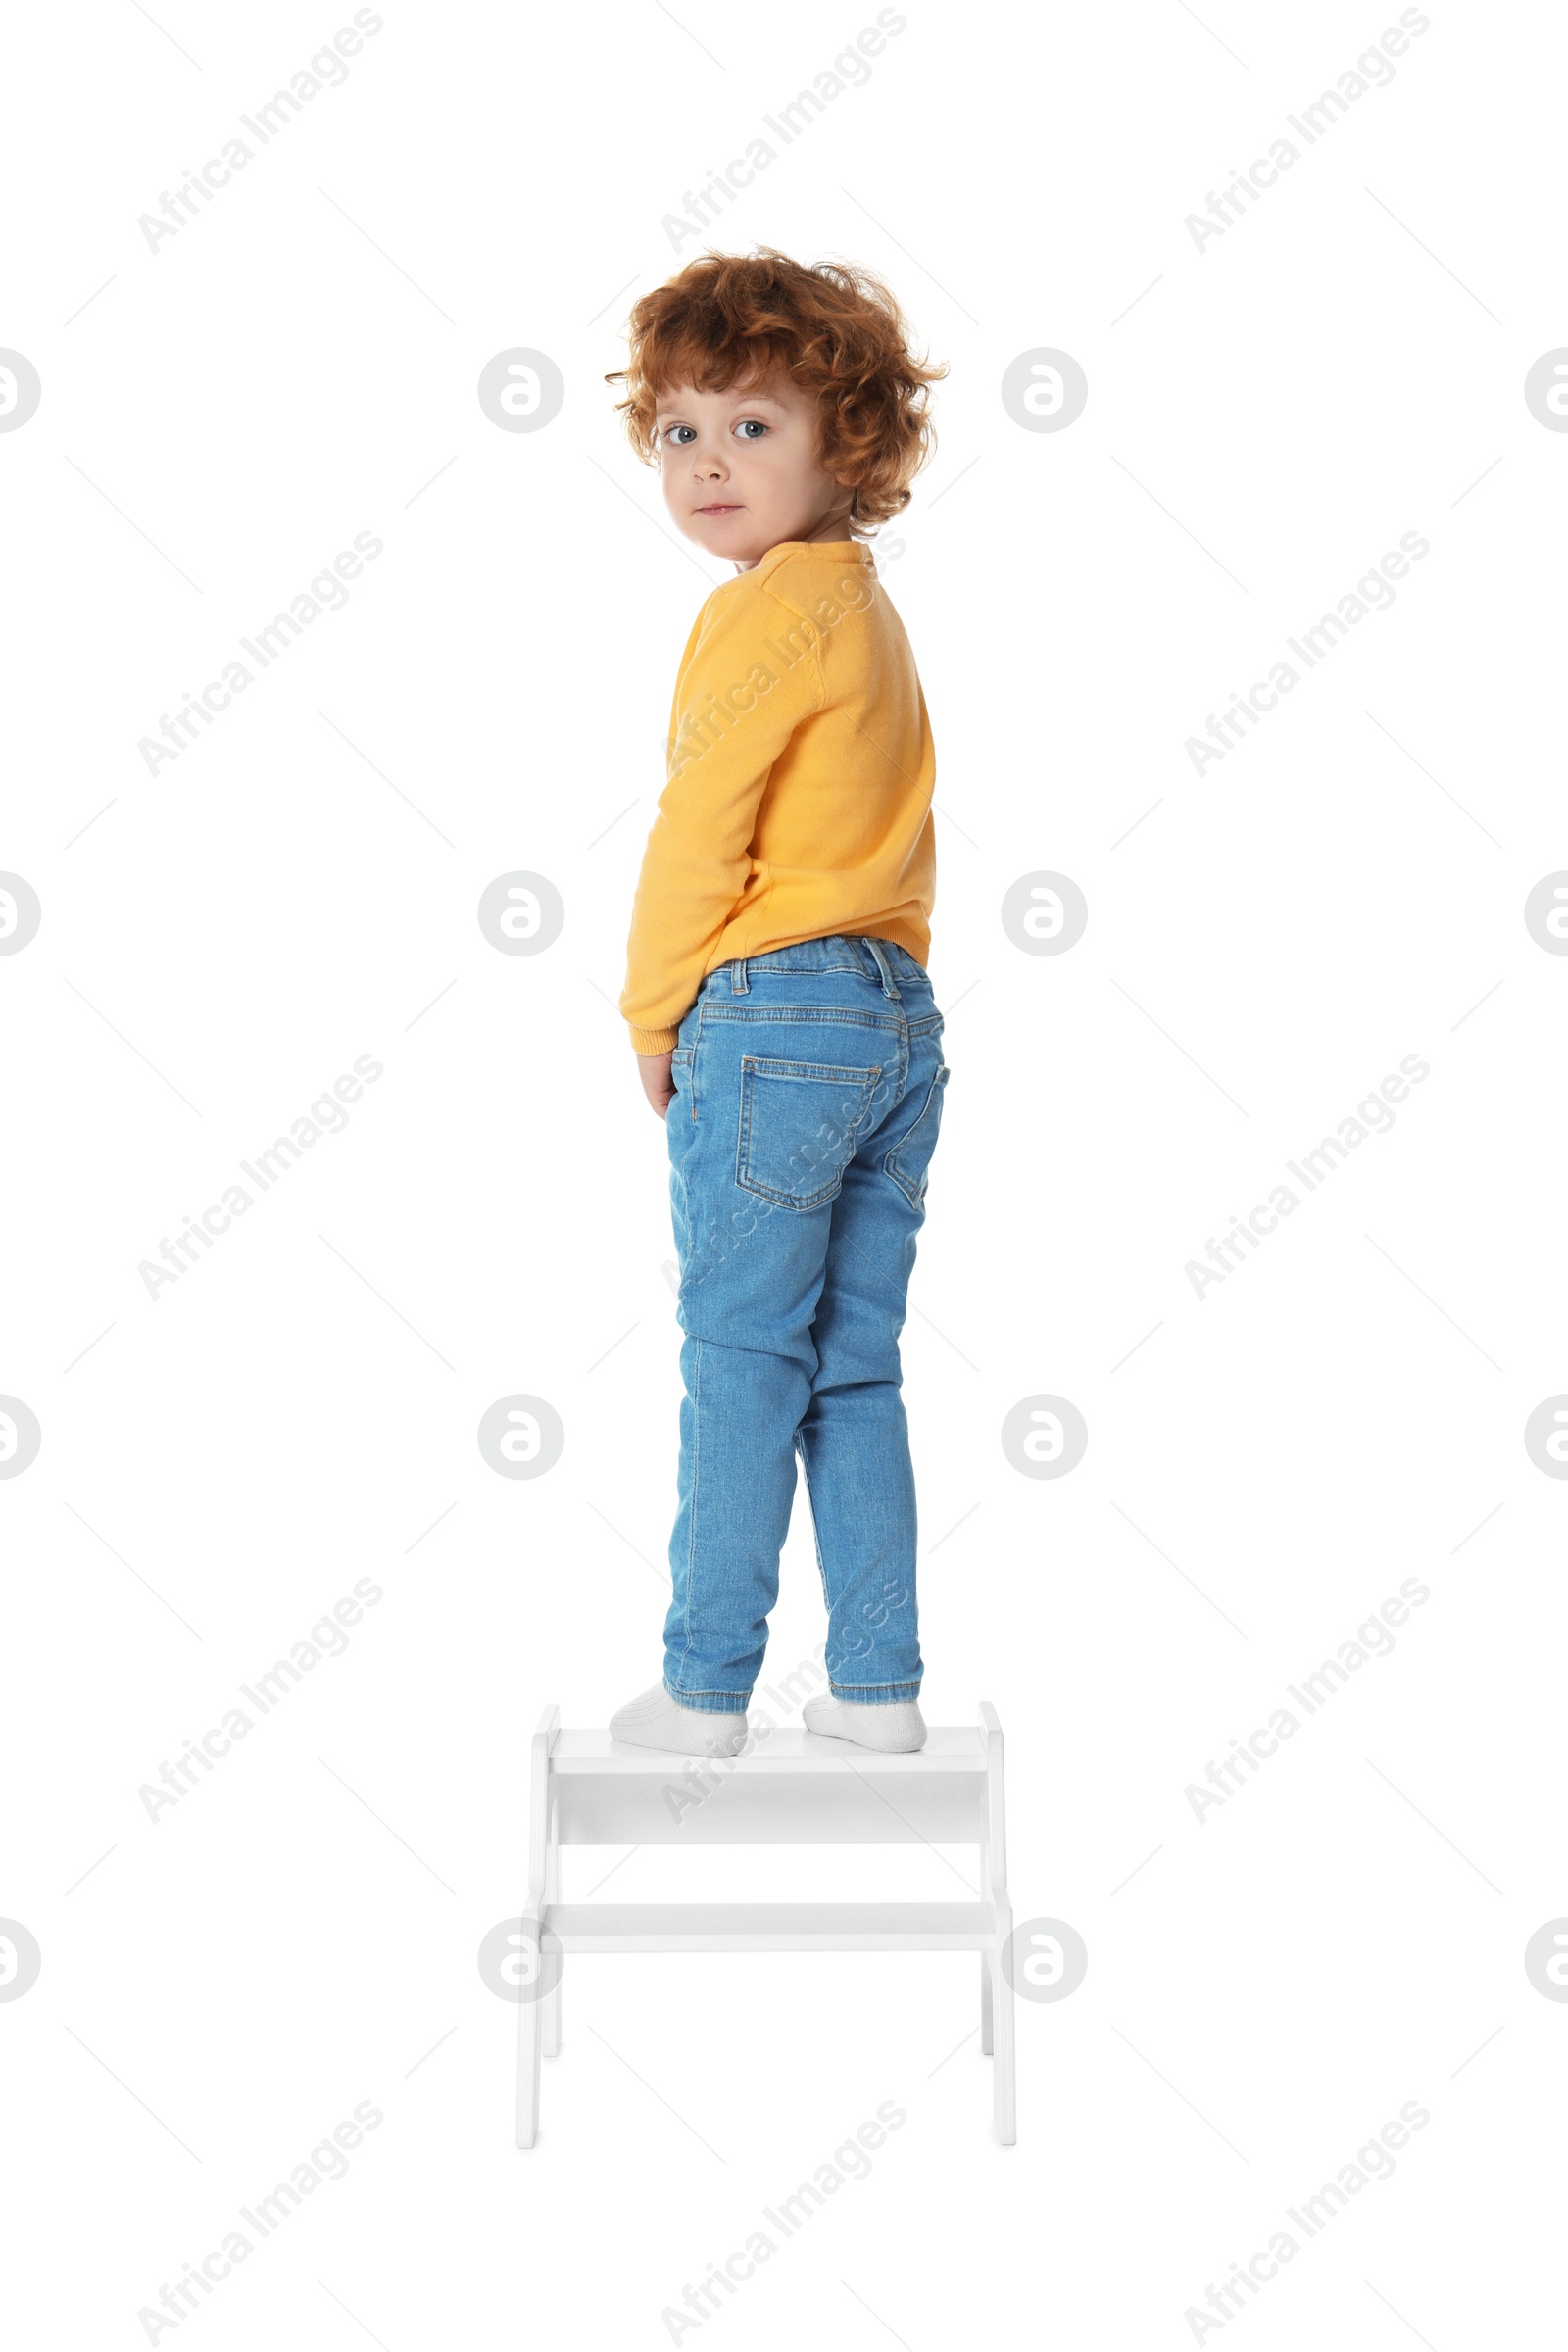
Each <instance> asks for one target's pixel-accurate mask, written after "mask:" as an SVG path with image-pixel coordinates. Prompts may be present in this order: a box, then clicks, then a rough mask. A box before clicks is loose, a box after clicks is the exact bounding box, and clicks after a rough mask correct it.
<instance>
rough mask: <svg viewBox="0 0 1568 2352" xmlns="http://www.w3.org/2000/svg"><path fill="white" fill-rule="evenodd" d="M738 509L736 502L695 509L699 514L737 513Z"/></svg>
mask: <svg viewBox="0 0 1568 2352" xmlns="http://www.w3.org/2000/svg"><path fill="white" fill-rule="evenodd" d="M740 511H741V510H740V507H739V504H738V503H737V504H735V505H732V506H712V507H699V508H698V510H697V512H698V514H699V515H738V514H739V513H740Z"/></svg>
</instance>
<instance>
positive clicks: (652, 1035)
mask: <svg viewBox="0 0 1568 2352" xmlns="http://www.w3.org/2000/svg"><path fill="white" fill-rule="evenodd" d="M626 1026H627V1028H628V1029H630V1030H631V1050H632V1052H633V1053H634V1054H670V1053H673V1051H674V1049H675V1047H676V1046H677V1045H678V1044H679V1043H680V1031H679V1030H678V1029H633V1028H632V1027H631V1023H630V1022H629V1021H628V1022H627V1024H626Z"/></svg>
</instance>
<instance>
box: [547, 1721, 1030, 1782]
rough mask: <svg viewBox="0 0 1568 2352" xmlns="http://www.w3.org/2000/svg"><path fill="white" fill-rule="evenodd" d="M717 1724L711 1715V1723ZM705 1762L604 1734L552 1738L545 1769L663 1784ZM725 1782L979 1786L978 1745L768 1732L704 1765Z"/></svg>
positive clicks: (930, 1738)
mask: <svg viewBox="0 0 1568 2352" xmlns="http://www.w3.org/2000/svg"><path fill="white" fill-rule="evenodd" d="M724 1720H725V1718H724V1717H723V1716H722V1715H715V1716H714V1718H713V1722H714V1724H715V1726H716V1725H719V1724H722V1723H723V1722H724ZM709 1761H710V1759H708V1758H705V1757H690V1756H680V1755H675V1754H673V1753H671V1751H670V1750H669V1749H667V1748H662V1747H633V1746H631V1745H630V1744H629V1743H628V1742H627V1741H625V1740H612V1738H611V1737H610V1734H609V1733H608V1732H602V1731H576V1732H569V1731H562V1732H557V1733H556V1735H555V1739H554V1740H553V1742H552V1744H551V1749H550V1769H551V1771H552V1772H556V1773H569V1774H573V1775H575V1774H584V1775H591V1774H614V1775H619V1774H623V1773H624V1774H632V1775H638V1774H649V1775H652V1776H655V1777H657V1778H658V1779H660V1780H666V1779H668V1777H669V1776H670V1774H671V1773H678V1772H680V1771H681V1769H682V1767H683V1766H685V1765H687V1764H691V1763H697V1764H700V1765H706V1764H707V1763H708V1762H709ZM711 1761H712V1763H713V1765H714V1769H715V1770H716V1771H718V1772H721V1773H722V1774H723V1775H724V1777H725V1779H726V1780H728V1779H730V1778H731V1777H734V1778H739V1777H740V1776H741V1775H743V1774H744V1775H747V1776H756V1777H758V1778H763V1779H765V1778H769V1777H771V1776H772V1775H773V1774H775V1773H790V1774H794V1773H850V1772H856V1773H862V1774H863V1773H866V1772H876V1773H883V1772H890V1773H898V1774H900V1775H901V1776H903V1775H907V1776H908V1777H909V1778H911V1779H919V1778H921V1777H922V1776H924V1775H925V1774H928V1773H933V1772H937V1773H951V1772H972V1773H974V1774H976V1775H977V1776H978V1777H980V1778H982V1779H983V1778H984V1775H985V1769H986V1751H985V1739H984V1735H983V1734H982V1732H981V1731H980V1730H979V1729H978V1727H973V1728H971V1727H968V1726H962V1725H959V1726H937V1727H932V1728H930V1729H928V1731H927V1733H926V1741H925V1745H924V1747H920V1748H916V1749H915V1750H914V1752H913V1754H912V1755H907V1756H886V1755H881V1754H879V1753H878V1752H877V1750H876V1749H875V1748H870V1747H858V1746H857V1745H856V1744H855V1742H854V1741H853V1740H831V1739H829V1738H828V1737H827V1735H826V1734H825V1733H823V1732H806V1731H798V1730H796V1729H795V1728H794V1727H793V1726H790V1727H787V1728H785V1729H781V1730H779V1731H776V1732H769V1733H768V1735H767V1737H766V1739H765V1740H758V1741H757V1743H756V1745H755V1746H754V1747H753V1749H752V1751H751V1753H750V1755H745V1756H720V1757H717V1758H713V1759H711Z"/></svg>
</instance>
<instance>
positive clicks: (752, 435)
mask: <svg viewBox="0 0 1568 2352" xmlns="http://www.w3.org/2000/svg"><path fill="white" fill-rule="evenodd" d="M735 430H736V431H737V432H738V433H740V434H741V435H742V436H743V437H744V438H745V439H746V440H749V441H750V440H757V441H760V439H761V437H762V435H763V434H764V433H765V432H766V430H767V427H766V425H765V424H764V423H763V422H762V419H761V418H760V417H742V418H741V420H740V423H739V424H738V425H737V426H736V427H735Z"/></svg>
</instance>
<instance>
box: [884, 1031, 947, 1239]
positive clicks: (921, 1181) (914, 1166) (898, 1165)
mask: <svg viewBox="0 0 1568 2352" xmlns="http://www.w3.org/2000/svg"><path fill="white" fill-rule="evenodd" d="M951 1074H952V1073H951V1072H950V1070H949V1068H948V1065H947V1063H946V1062H945V1061H944V1062H942V1063H940V1064H939V1065H938V1068H937V1071H936V1075H935V1076H934V1077H933V1079H932V1081H931V1089H930V1092H929V1093H928V1094H927V1096H926V1099H925V1102H924V1103H923V1104H922V1106H921V1109H920V1114H919V1116H918V1117H917V1118H916V1119H915V1120H914V1121H913V1123H912V1124H911V1125H910V1126H908V1127H907V1128H906V1129H905V1131H904V1133H903V1135H902V1136H901V1137H900V1138H899V1141H898V1142H897V1143H896V1144H895V1145H894V1146H893V1149H892V1151H891V1152H888V1153H887V1155H886V1157H885V1158H884V1159H883V1162H882V1165H883V1167H884V1168H885V1169H886V1170H887V1172H888V1174H889V1175H890V1176H891V1177H892V1179H893V1181H894V1183H895V1184H896V1185H897V1186H898V1188H899V1190H900V1192H901V1193H903V1195H904V1197H905V1199H906V1200H907V1201H908V1203H909V1206H910V1207H911V1208H921V1207H923V1206H924V1203H925V1188H926V1186H927V1184H928V1183H929V1182H930V1180H931V1154H932V1153H933V1152H935V1150H936V1148H937V1136H938V1134H939V1133H940V1131H941V1127H942V1103H943V1097H944V1093H945V1091H946V1088H947V1083H948V1079H949V1077H950V1076H951Z"/></svg>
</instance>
